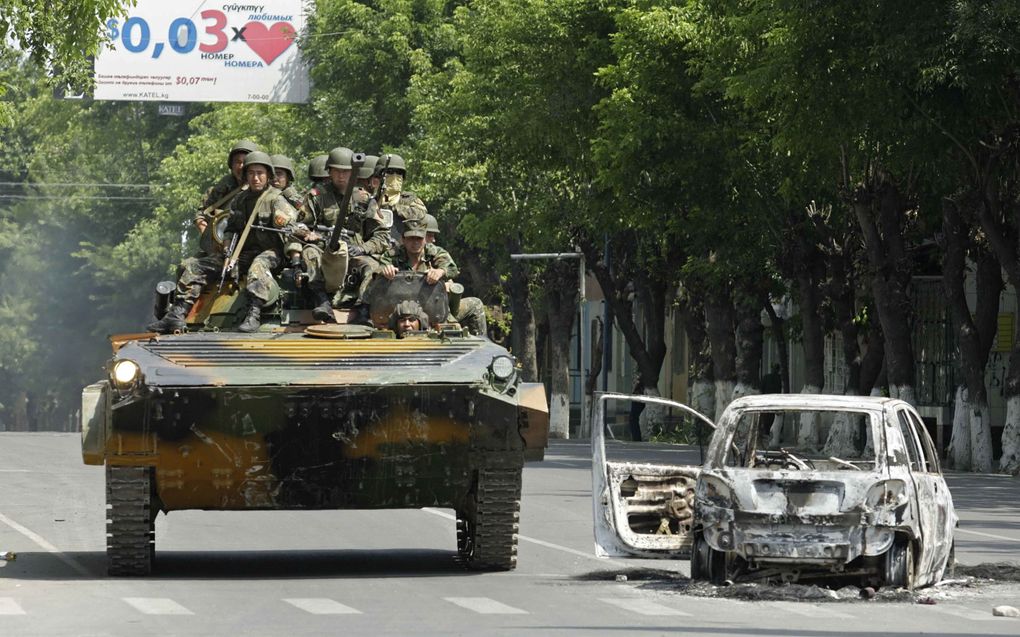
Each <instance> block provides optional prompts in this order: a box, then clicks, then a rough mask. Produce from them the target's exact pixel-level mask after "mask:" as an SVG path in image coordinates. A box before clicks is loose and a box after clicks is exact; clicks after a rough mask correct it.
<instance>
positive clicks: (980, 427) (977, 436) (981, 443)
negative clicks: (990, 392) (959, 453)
mask: <svg viewBox="0 0 1020 637" xmlns="http://www.w3.org/2000/svg"><path fill="white" fill-rule="evenodd" d="M970 457H971V470H973V471H977V472H979V473H989V472H990V471H991V470H992V413H991V410H989V409H988V403H987V402H985V403H982V404H976V403H971V405H970Z"/></svg>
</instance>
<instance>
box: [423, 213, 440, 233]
mask: <svg viewBox="0 0 1020 637" xmlns="http://www.w3.org/2000/svg"><path fill="white" fill-rule="evenodd" d="M425 232H431V233H433V234H439V222H438V221H436V218H435V217H433V216H432V215H430V214H426V215H425Z"/></svg>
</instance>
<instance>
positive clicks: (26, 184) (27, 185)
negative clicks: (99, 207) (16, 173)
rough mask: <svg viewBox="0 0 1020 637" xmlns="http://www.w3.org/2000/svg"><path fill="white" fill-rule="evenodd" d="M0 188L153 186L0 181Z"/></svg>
mask: <svg viewBox="0 0 1020 637" xmlns="http://www.w3.org/2000/svg"><path fill="white" fill-rule="evenodd" d="M0 186H22V187H25V188H34V187H36V186H43V187H47V188H49V187H54V188H62V187H68V186H72V187H81V188H152V187H153V186H152V184H99V183H94V184H88V183H70V182H46V181H34V182H27V181H0Z"/></svg>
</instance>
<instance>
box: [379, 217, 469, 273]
mask: <svg viewBox="0 0 1020 637" xmlns="http://www.w3.org/2000/svg"><path fill="white" fill-rule="evenodd" d="M380 262H381V263H382V267H381V268H379V273H380V274H382V275H383V276H384V277H386V278H387V279H390V280H391V281H392V280H393V278H394V277H395V276H396V275H397V272H398V271H401V270H410V271H412V272H421V273H423V274H424V275H425V282H426V283H428V284H429V285H432V284H434V283H438V282H439V281H441V280H443V279H445V278H448V272H449V269H450V268H451V267H454V268H455V267H456V265H457V264H455V263H454V262H453V257H451V256H450V253H449V252H447V251H446V250H443V249H442V248H440V247H439V246H437V245H434V244H426V243H425V224H424V222H411V221H409V222H407V223H405V224H404V232H403V233H402V236H401V245H400V246H399V247H397V248H394V249H393V250H390V251H389V252H387V253H386V254H384V255H382V256H381V257H380Z"/></svg>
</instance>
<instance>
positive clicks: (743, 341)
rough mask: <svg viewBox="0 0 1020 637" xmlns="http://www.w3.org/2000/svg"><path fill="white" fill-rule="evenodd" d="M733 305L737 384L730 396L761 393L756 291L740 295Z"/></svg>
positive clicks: (760, 332)
mask: <svg viewBox="0 0 1020 637" xmlns="http://www.w3.org/2000/svg"><path fill="white" fill-rule="evenodd" d="M739 299H740V300H739V301H738V302H737V303H736V306H735V308H734V310H735V314H736V318H737V330H736V350H737V351H736V359H735V367H736V373H737V384H736V386H734V388H733V398H734V399H736V398H740V397H742V396H750V395H753V394H760V393H761V357H762V349H763V346H764V340H763V337H764V334H765V327H764V326H763V325H762V323H761V312H762V308H761V304H760V302H759V301H760V299H761V297H760V296H759V295H746V296H745V295H741V296H740V297H739Z"/></svg>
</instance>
